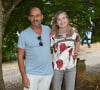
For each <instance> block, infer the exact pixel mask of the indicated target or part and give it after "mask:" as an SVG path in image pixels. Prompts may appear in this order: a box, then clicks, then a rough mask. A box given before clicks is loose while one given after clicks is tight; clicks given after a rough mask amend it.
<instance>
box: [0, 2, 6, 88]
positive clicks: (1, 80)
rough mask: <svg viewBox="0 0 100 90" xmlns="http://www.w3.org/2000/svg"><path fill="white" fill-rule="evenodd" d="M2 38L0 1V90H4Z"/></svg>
mask: <svg viewBox="0 0 100 90" xmlns="http://www.w3.org/2000/svg"><path fill="white" fill-rule="evenodd" d="M2 36H3V10H2V2H1V1H0V90H5V85H4V81H3V74H2Z"/></svg>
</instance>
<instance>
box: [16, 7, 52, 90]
mask: <svg viewBox="0 0 100 90" xmlns="http://www.w3.org/2000/svg"><path fill="white" fill-rule="evenodd" d="M28 19H29V21H30V22H31V26H29V27H28V28H27V29H25V30H24V31H22V32H21V34H20V36H19V40H18V65H19V69H20V72H21V76H22V83H23V85H24V90H49V86H50V83H51V79H52V76H53V68H52V61H51V53H50V38H49V34H50V28H49V27H48V26H45V25H42V24H41V21H42V19H43V15H42V13H41V11H40V9H39V8H32V9H31V10H30V13H29V16H28ZM24 55H25V65H24V59H23V57H24Z"/></svg>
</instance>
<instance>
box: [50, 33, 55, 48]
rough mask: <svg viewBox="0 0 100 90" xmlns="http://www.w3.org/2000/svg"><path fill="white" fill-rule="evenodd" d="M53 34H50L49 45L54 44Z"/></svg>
mask: <svg viewBox="0 0 100 90" xmlns="http://www.w3.org/2000/svg"><path fill="white" fill-rule="evenodd" d="M54 41H55V40H54V35H52V34H50V43H51V47H53V45H54Z"/></svg>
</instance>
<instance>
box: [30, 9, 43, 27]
mask: <svg viewBox="0 0 100 90" xmlns="http://www.w3.org/2000/svg"><path fill="white" fill-rule="evenodd" d="M28 19H29V21H30V22H31V24H32V26H33V27H40V25H41V21H42V19H43V15H42V14H41V11H40V10H39V9H38V8H33V9H32V10H31V11H30V15H29V16H28Z"/></svg>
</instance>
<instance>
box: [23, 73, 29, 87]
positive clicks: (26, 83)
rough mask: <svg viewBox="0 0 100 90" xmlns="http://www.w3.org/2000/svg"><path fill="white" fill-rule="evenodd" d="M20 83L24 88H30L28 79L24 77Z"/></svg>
mask: <svg viewBox="0 0 100 90" xmlns="http://www.w3.org/2000/svg"><path fill="white" fill-rule="evenodd" d="M22 83H23V85H24V87H25V88H29V87H30V81H29V79H28V77H27V76H26V75H25V76H23V77H22Z"/></svg>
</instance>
